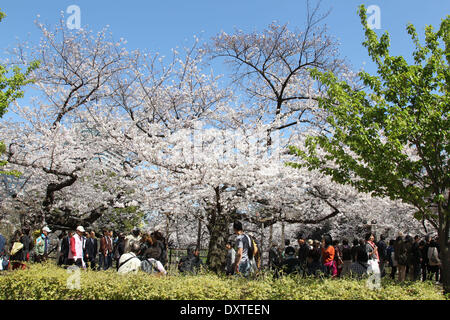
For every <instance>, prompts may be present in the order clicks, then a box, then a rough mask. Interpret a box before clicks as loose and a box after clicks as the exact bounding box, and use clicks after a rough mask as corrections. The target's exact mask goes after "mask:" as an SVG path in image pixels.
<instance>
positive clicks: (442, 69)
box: [288, 6, 450, 228]
mask: <svg viewBox="0 0 450 320" xmlns="http://www.w3.org/2000/svg"><path fill="white" fill-rule="evenodd" d="M359 15H360V17H361V23H362V25H363V27H364V30H365V36H366V40H365V42H364V43H363V45H364V46H365V47H366V48H367V50H368V53H369V55H370V57H371V58H372V60H373V61H374V62H375V63H376V65H377V67H378V75H377V76H372V75H370V74H368V73H366V72H364V71H362V72H360V73H359V77H360V79H361V80H362V81H363V83H364V85H365V86H366V88H367V89H366V91H364V90H358V89H354V88H352V87H351V86H350V85H349V84H348V83H347V82H345V81H340V80H339V79H338V78H337V77H336V76H335V75H334V74H333V73H331V72H328V73H322V72H319V71H317V70H314V71H312V75H313V77H314V78H315V79H316V80H318V81H320V82H321V83H323V84H324V85H325V86H326V87H327V97H325V98H322V99H320V100H319V105H320V107H321V108H323V109H324V110H326V111H327V112H329V117H328V119H327V122H328V124H329V126H330V127H331V129H332V131H333V134H332V135H321V136H315V137H309V139H308V140H307V143H306V150H300V149H299V148H297V147H295V146H292V147H290V152H291V154H294V155H297V156H299V157H301V158H302V159H303V161H304V162H303V163H288V165H291V166H293V167H299V166H307V167H308V168H310V169H318V170H320V171H321V172H322V173H324V174H327V175H329V176H331V177H332V178H333V180H334V181H336V182H338V183H341V184H349V185H352V186H353V187H355V188H356V189H358V190H359V191H361V192H367V193H370V194H372V195H373V196H383V197H384V196H388V197H390V198H391V199H401V200H402V201H403V202H405V203H408V204H411V205H413V206H415V207H416V208H417V209H418V211H419V213H418V214H417V215H416V216H417V217H420V218H427V219H430V220H433V219H436V215H434V214H435V213H436V212H434V214H433V212H432V210H433V209H432V207H434V208H436V207H437V208H438V211H439V214H441V215H442V216H441V217H440V219H441V220H442V221H439V222H437V221H436V220H435V221H434V222H435V223H436V225H438V224H439V223H444V221H445V219H448V216H450V212H449V210H448V186H449V185H450V172H449V169H448V165H449V158H448V155H449V151H450V145H449V138H450V119H449V111H450V96H449V90H448V89H449V80H450V69H449V62H450V46H449V44H450V28H449V27H450V16H447V17H446V18H445V19H443V20H442V22H441V25H440V28H439V30H438V31H436V32H435V31H434V30H433V27H432V26H427V27H426V29H425V45H423V46H422V45H421V44H420V43H419V40H418V36H417V33H416V31H415V28H414V26H412V25H408V26H407V31H408V33H409V35H410V36H411V38H412V41H413V42H414V44H415V47H416V48H415V50H414V52H413V53H412V56H413V61H414V63H412V64H408V63H407V62H406V60H405V59H404V57H402V56H392V55H390V53H389V43H390V38H389V34H388V33H387V32H386V33H384V34H383V35H382V36H381V37H380V38H378V36H377V34H376V33H375V31H373V30H371V29H370V28H369V27H368V25H367V17H366V10H365V8H364V6H361V7H360V9H359ZM319 148H320V149H321V150H322V151H324V155H319V153H318V152H317V149H319ZM413 153H415V156H411V155H412V154H413ZM446 198H447V200H445V199H446ZM445 202H446V203H445ZM445 216H447V217H445ZM447 228H448V226H447Z"/></svg>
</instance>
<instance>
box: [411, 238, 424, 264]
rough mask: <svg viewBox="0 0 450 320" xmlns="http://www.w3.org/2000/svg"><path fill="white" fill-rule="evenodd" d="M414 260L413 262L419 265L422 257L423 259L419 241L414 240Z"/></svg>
mask: <svg viewBox="0 0 450 320" xmlns="http://www.w3.org/2000/svg"><path fill="white" fill-rule="evenodd" d="M411 251H412V262H413V264H415V265H417V264H420V263H421V259H422V252H421V250H420V248H419V243H418V242H414V243H413V245H412V250H411Z"/></svg>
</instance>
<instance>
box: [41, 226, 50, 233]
mask: <svg viewBox="0 0 450 320" xmlns="http://www.w3.org/2000/svg"><path fill="white" fill-rule="evenodd" d="M42 231H45V232H52V230H50V229H49V227H44V228H42Z"/></svg>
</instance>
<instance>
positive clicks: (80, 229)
mask: <svg viewBox="0 0 450 320" xmlns="http://www.w3.org/2000/svg"><path fill="white" fill-rule="evenodd" d="M77 231H80V232H86V231H85V230H84V228H83V226H78V227H77Z"/></svg>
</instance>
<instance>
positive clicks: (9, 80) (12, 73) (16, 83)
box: [0, 11, 39, 176]
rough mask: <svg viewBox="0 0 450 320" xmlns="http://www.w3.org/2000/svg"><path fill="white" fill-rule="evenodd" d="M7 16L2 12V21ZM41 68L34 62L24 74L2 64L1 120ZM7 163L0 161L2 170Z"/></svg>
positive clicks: (0, 81)
mask: <svg viewBox="0 0 450 320" xmlns="http://www.w3.org/2000/svg"><path fill="white" fill-rule="evenodd" d="M4 17H6V15H5V14H4V13H3V12H1V11H0V21H2V20H3V18H4ZM38 67H39V61H33V62H32V63H31V64H30V66H29V67H28V68H27V70H26V71H25V72H22V71H21V69H20V67H18V66H15V67H13V68H11V69H8V68H7V67H5V66H3V65H1V64H0V118H1V117H3V115H4V114H5V113H6V111H7V108H8V106H9V104H10V103H12V102H13V101H14V100H16V99H19V98H22V97H23V94H24V93H23V91H22V90H21V88H22V87H23V86H25V85H26V84H28V83H30V82H32V81H33V80H32V79H29V75H30V73H31V72H32V71H33V70H35V69H36V68H38ZM3 152H5V145H4V144H3V143H2V142H1V141H0V155H1V154H2V153H3ZM6 163H7V162H6V161H0V168H2V167H4V166H5V165H6ZM0 174H12V175H16V176H17V175H19V172H17V171H8V172H6V171H2V170H0Z"/></svg>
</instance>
